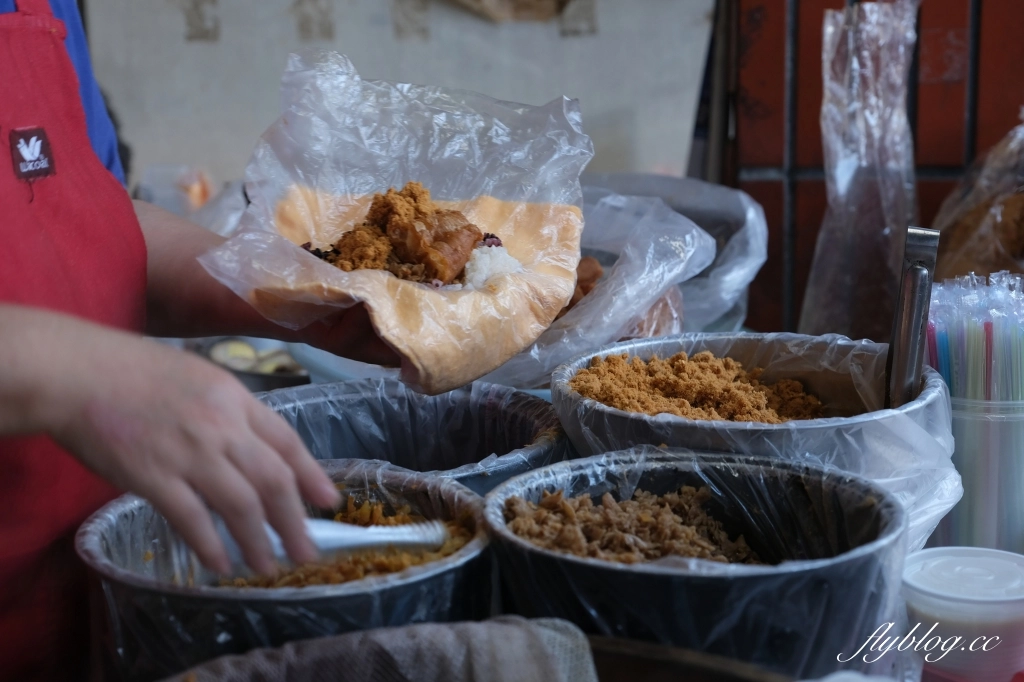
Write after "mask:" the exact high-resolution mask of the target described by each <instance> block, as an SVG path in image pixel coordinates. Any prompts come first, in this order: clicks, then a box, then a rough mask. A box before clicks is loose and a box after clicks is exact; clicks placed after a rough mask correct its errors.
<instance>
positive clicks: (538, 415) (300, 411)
mask: <svg viewBox="0 0 1024 682" xmlns="http://www.w3.org/2000/svg"><path fill="white" fill-rule="evenodd" d="M257 397H258V398H259V399H260V400H262V401H263V402H264V403H265V404H267V405H268V406H269V407H270V408H271V409H273V410H274V411H275V412H277V413H278V414H280V415H281V416H282V417H284V419H285V420H286V421H287V422H288V423H289V424H290V425H291V426H292V427H293V428H294V429H295V430H296V431H297V432H298V434H299V436H300V437H301V438H302V440H303V442H305V444H306V447H307V448H309V450H310V452H311V453H312V454H313V456H314V457H315V458H317V459H334V458H346V459H378V460H386V461H388V462H390V463H392V464H395V465H397V466H401V467H405V468H406V469H411V470H413V471H422V472H433V473H437V474H438V475H440V476H443V477H446V478H451V479H454V480H456V481H458V482H459V483H462V484H463V485H465V486H466V487H467V488H469V489H470V490H473V491H474V492H476V493H479V494H481V495H483V494H486V493H487V492H488V491H490V490H491V489H492V488H493V487H494V486H496V485H498V484H499V483H501V482H503V481H505V480H506V479H508V478H511V477H512V476H515V475H517V474H521V473H523V472H526V471H530V470H531V469H537V468H539V467H542V466H545V465H547V464H551V463H552V462H561V461H562V460H564V459H566V458H567V457H569V456H570V452H571V450H572V448H571V446H570V445H569V440H568V439H567V438H566V437H565V433H564V432H563V431H562V426H561V424H560V423H559V421H558V415H557V414H555V410H554V408H552V407H551V405H550V403H548V402H547V401H545V400H542V399H540V398H536V397H534V396H531V395H528V394H526V393H521V392H519V391H516V390H514V389H511V388H508V387H506V386H496V385H493V384H484V383H480V382H476V383H473V384H470V385H469V386H466V387H464V388H460V389H456V390H454V391H451V392H449V393H444V394H442V395H439V396H425V395H422V394H420V393H416V392H415V391H412V390H410V389H408V388H406V387H405V385H404V384H402V383H401V382H399V381H395V380H386V379H385V380H375V379H364V380H362V381H353V382H344V383H336V384H316V385H312V386H302V387H299V388H294V389H284V390H280V391H273V392H270V393H264V394H262V395H259V396H257Z"/></svg>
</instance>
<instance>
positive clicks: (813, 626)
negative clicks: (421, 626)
mask: <svg viewBox="0 0 1024 682" xmlns="http://www.w3.org/2000/svg"><path fill="white" fill-rule="evenodd" d="M684 485H688V486H694V487H697V488H701V487H707V488H708V489H709V490H710V492H711V499H710V500H709V501H708V503H707V505H706V507H705V509H706V510H707V511H709V512H710V513H711V515H712V516H713V517H714V518H715V519H717V520H718V521H720V522H721V523H722V524H723V526H724V528H725V530H726V532H727V533H729V536H730V537H732V538H735V537H737V536H739V535H742V536H743V537H744V539H745V540H746V542H747V543H748V544H749V545H750V547H751V548H752V549H753V550H754V551H755V552H757V554H758V556H759V557H760V558H761V559H762V560H763V561H765V562H768V563H769V564H775V565H767V566H763V565H762V566H757V565H753V566H752V565H743V564H724V563H718V562H713V561H701V560H697V559H689V560H677V561H676V562H671V563H670V562H665V561H664V560H657V561H651V562H641V563H635V564H620V563H615V562H611V561H604V560H601V559H595V558H591V557H577V556H569V555H567V554H563V553H560V552H555V551H552V550H545V549H540V548H538V547H536V546H535V545H533V544H531V543H530V542H529V541H528V540H525V539H523V538H520V537H518V536H516V535H514V534H513V533H512V531H511V530H509V528H508V527H507V525H506V519H505V515H504V512H505V501H506V500H508V499H509V498H510V497H520V498H523V499H525V500H528V501H532V502H537V501H539V500H540V498H541V494H542V492H543V491H547V492H556V491H559V490H562V491H564V494H565V495H566V496H570V497H575V496H577V495H582V494H586V495H589V496H590V497H591V498H592V499H599V498H600V497H601V496H602V495H604V494H605V493H610V494H611V495H612V496H613V497H614V498H615V499H616V500H624V499H629V498H630V497H632V495H633V493H634V491H635V490H637V489H640V490H643V491H645V492H650V493H654V494H656V495H663V494H666V493H669V492H676V491H678V490H679V489H680V487H682V486H684ZM484 521H485V524H486V525H487V528H488V532H489V533H490V535H491V544H492V547H493V548H494V551H495V554H496V556H497V558H498V562H499V563H498V565H499V569H500V571H499V572H500V574H501V576H502V581H503V584H504V587H505V594H507V595H509V596H510V598H511V600H512V603H513V605H514V606H515V610H516V611H517V612H518V613H520V614H521V615H524V616H527V617H554V618H564V619H566V620H569V621H571V622H573V623H575V624H576V625H578V626H580V627H581V628H582V629H583V630H584V631H585V632H588V633H591V634H600V635H605V636H614V637H627V638H631V639H643V640H648V641H656V642H658V643H661V644H670V645H673V646H678V647H682V648H684V649H692V650H696V651H702V652H708V653H714V654H717V655H720V656H726V657H728V658H735V659H739V660H743V661H746V662H750V663H753V664H755V665H758V666H761V667H763V668H766V669H768V670H772V671H775V672H779V673H782V674H784V675H787V676H792V677H809V676H818V675H824V674H828V673H831V672H834V671H836V670H838V669H841V668H849V669H852V670H862V671H868V670H869V669H870V667H871V666H869V665H868V664H866V663H864V662H862V661H858V660H854V661H851V662H850V663H848V664H841V663H839V662H838V661H837V657H838V656H839V654H840V653H844V652H845V653H847V654H848V655H849V654H853V653H854V652H855V651H856V650H857V649H858V648H859V647H860V645H861V644H863V642H864V641H865V640H866V639H867V638H868V637H869V636H870V635H871V634H872V633H873V632H874V631H875V630H876V629H877V627H878V625H879V624H880V623H884V622H887V621H890V620H892V618H893V615H894V613H895V610H896V608H897V607H898V603H899V595H900V588H901V584H902V581H901V577H902V571H903V560H904V556H905V553H906V534H907V516H906V511H905V510H904V508H903V507H902V505H900V504H899V502H898V501H897V500H896V499H895V497H894V496H892V495H890V494H887V493H886V492H885V491H884V490H882V489H881V488H880V487H879V486H877V485H875V484H872V483H870V482H868V481H865V480H864V479H861V478H859V477H854V476H850V475H848V474H846V473H844V472H840V471H837V470H835V469H834V468H829V467H820V466H819V465H816V464H812V463H810V462H807V463H805V462H782V461H779V460H777V459H773V458H767V457H738V456H734V455H705V454H694V453H692V452H688V451H681V450H669V451H668V452H665V451H662V450H659V449H656V448H652V447H644V448H636V449H633V450H629V451H624V452H613V453H608V454H604V455H598V456H595V457H590V458H587V459H581V460H572V461H568V462H563V463H561V464H555V465H552V466H549V467H545V468H544V469H540V470H538V471H535V472H531V473H529V474H525V475H523V476H519V477H517V478H515V479H512V480H511V481H508V482H507V483H505V484H503V485H501V486H499V487H498V488H496V489H495V490H494V491H493V492H492V493H491V494H490V495H488V497H487V499H486V501H485V508H484Z"/></svg>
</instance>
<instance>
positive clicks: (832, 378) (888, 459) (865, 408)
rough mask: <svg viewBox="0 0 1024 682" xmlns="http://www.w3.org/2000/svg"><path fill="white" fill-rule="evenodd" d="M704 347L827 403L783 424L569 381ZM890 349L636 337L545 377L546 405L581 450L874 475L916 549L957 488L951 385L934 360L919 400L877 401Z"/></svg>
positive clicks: (774, 338)
mask: <svg viewBox="0 0 1024 682" xmlns="http://www.w3.org/2000/svg"><path fill="white" fill-rule="evenodd" d="M704 350H707V351H711V352H712V353H713V354H714V355H715V356H716V357H729V358H732V359H734V360H736V361H737V362H739V363H740V364H742V365H743V366H744V367H745V368H747V369H753V368H757V367H759V368H763V369H764V370H765V371H764V375H763V377H762V380H764V381H767V382H769V383H770V382H774V381H777V380H779V379H797V380H799V381H801V382H802V383H803V384H804V387H805V388H806V390H807V391H808V392H809V393H811V394H813V395H815V396H817V397H818V398H819V399H820V400H821V401H822V403H824V405H825V415H826V417H825V418H823V419H810V420H803V421H790V422H785V423H782V424H759V423H753V422H731V421H696V420H692V419H684V418H682V417H676V416H674V415H669V414H661V415H658V416H653V417H652V416H648V415H646V414H639V413H630V412H623V411H621V410H617V409H614V408H611V407H608V406H606V405H602V404H600V403H598V402H596V401H594V400H590V399H585V398H583V396H581V395H580V394H579V393H577V392H575V391H573V390H572V389H570V388H569V381H570V379H571V378H572V377H573V376H575V374H576V372H577V371H578V370H579V369H581V368H583V367H587V366H589V365H590V362H591V359H592V358H593V357H595V356H601V357H607V356H609V355H621V354H628V355H629V356H631V357H632V356H637V357H640V358H643V359H645V360H647V359H650V358H651V357H653V356H657V357H660V358H667V357H671V356H672V355H675V354H676V353H678V352H680V351H684V352H686V353H688V354H691V355H692V354H694V353H698V352H700V351H704ZM886 353H887V346H885V345H882V344H876V343H870V342H866V341H851V340H850V339H847V338H845V337H842V336H836V335H829V336H823V337H809V336H802V335H798V334H694V335H686V336H680V337H674V338H666V339H651V340H648V341H635V342H630V343H623V344H618V345H615V346H611V347H609V348H606V349H604V350H603V351H601V352H600V353H597V354H592V355H587V356H582V357H579V358H576V359H575V360H573V361H572V362H571V363H568V364H566V365H563V366H561V367H559V368H558V369H557V370H556V371H555V373H554V374H553V375H552V377H551V392H552V401H553V403H554V406H555V411H556V412H557V413H558V416H559V419H561V421H562V426H563V427H564V428H565V431H566V433H567V434H568V435H569V439H570V440H571V441H572V443H573V445H574V446H575V448H576V450H577V451H578V452H579V453H580V454H581V455H582V456H587V455H593V454H599V453H602V452H610V451H613V450H621V449H624V448H629V447H632V446H634V445H643V444H649V445H662V444H665V445H668V446H671V447H682V448H689V449H693V450H701V451H711V452H730V453H738V454H745V455H764V456H770V457H773V458H775V459H777V460H779V461H790V462H806V463H810V464H820V465H824V466H833V467H836V468H838V469H840V470H843V471H847V472H849V473H851V474H854V475H857V476H861V477H863V478H866V479H869V480H871V481H873V482H875V483H877V484H878V485H880V486H882V487H883V488H885V489H886V490H888V491H889V492H891V493H892V494H894V495H895V496H896V497H897V499H899V501H900V502H901V503H903V504H904V505H906V507H907V510H908V512H909V517H910V535H909V539H910V548H911V549H912V550H917V549H921V548H922V547H923V546H924V543H925V542H926V540H927V539H928V537H929V536H930V535H931V534H932V531H933V530H935V527H936V526H937V525H938V523H939V521H940V520H941V519H942V517H943V516H945V515H946V514H947V513H948V512H949V510H950V509H952V508H953V506H954V505H955V504H956V503H957V502H958V501H959V500H960V498H961V496H962V495H963V486H962V484H961V480H960V474H959V473H957V471H956V469H955V468H954V466H953V461H952V455H953V434H952V429H951V425H950V401H949V391H948V389H947V388H946V384H945V383H944V382H943V381H942V378H941V377H940V376H939V375H938V373H936V372H935V371H933V370H931V369H930V368H929V369H926V370H925V374H924V380H923V382H922V387H921V393H920V394H919V395H918V397H917V398H916V399H915V400H913V401H911V402H910V403H907V404H906V405H904V406H902V407H900V408H899V409H896V410H885V409H882V405H883V404H884V396H885V365H886Z"/></svg>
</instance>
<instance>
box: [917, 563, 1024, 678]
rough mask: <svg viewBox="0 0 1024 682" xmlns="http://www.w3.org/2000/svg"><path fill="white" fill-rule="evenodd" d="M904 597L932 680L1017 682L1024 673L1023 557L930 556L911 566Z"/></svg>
mask: <svg viewBox="0 0 1024 682" xmlns="http://www.w3.org/2000/svg"><path fill="white" fill-rule="evenodd" d="M903 592H904V597H905V598H906V602H907V616H908V618H909V620H910V627H911V628H914V626H915V625H917V629H916V631H914V632H912V636H914V637H916V638H917V639H918V640H919V643H918V644H916V645H915V651H917V652H918V655H920V656H923V657H924V660H925V663H924V665H925V671H926V678H928V677H929V676H930V677H931V678H932V679H939V680H950V681H951V682H1012V681H1013V680H1014V677H1015V675H1017V674H1018V673H1021V672H1024V556H1021V555H1019V554H1013V553H1010V552H1002V551H999V550H992V549H982V548H976V547H939V548H934V549H926V550H924V551H921V552H916V553H914V554H911V555H910V556H909V557H908V558H907V563H906V567H905V569H904V572H903ZM996 638H998V639H996Z"/></svg>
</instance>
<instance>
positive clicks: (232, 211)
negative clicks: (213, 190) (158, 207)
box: [188, 181, 249, 237]
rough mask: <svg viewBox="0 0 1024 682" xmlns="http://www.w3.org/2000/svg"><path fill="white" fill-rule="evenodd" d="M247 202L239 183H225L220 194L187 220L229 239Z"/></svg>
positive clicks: (241, 185) (241, 184)
mask: <svg viewBox="0 0 1024 682" xmlns="http://www.w3.org/2000/svg"><path fill="white" fill-rule="evenodd" d="M248 205H249V200H248V199H246V198H245V187H244V185H243V183H242V182H241V181H236V182H228V183H225V185H224V187H222V188H221V190H220V192H218V193H217V195H216V196H214V197H213V198H212V199H210V200H209V201H208V202H206V203H205V204H203V206H202V207H200V208H199V209H198V210H196V211H195V212H193V213H191V214H190V215H189V216H188V219H189V220H191V221H192V222H194V223H195V224H196V225H201V226H202V227H205V228H206V229H207V230H209V231H210V232H213V233H214V234H219V235H220V236H221V237H230V236H231V235H232V234H234V232H235V230H236V229H238V224H239V223H240V222H241V221H242V215H243V214H244V213H245V209H246V207H247V206H248Z"/></svg>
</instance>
